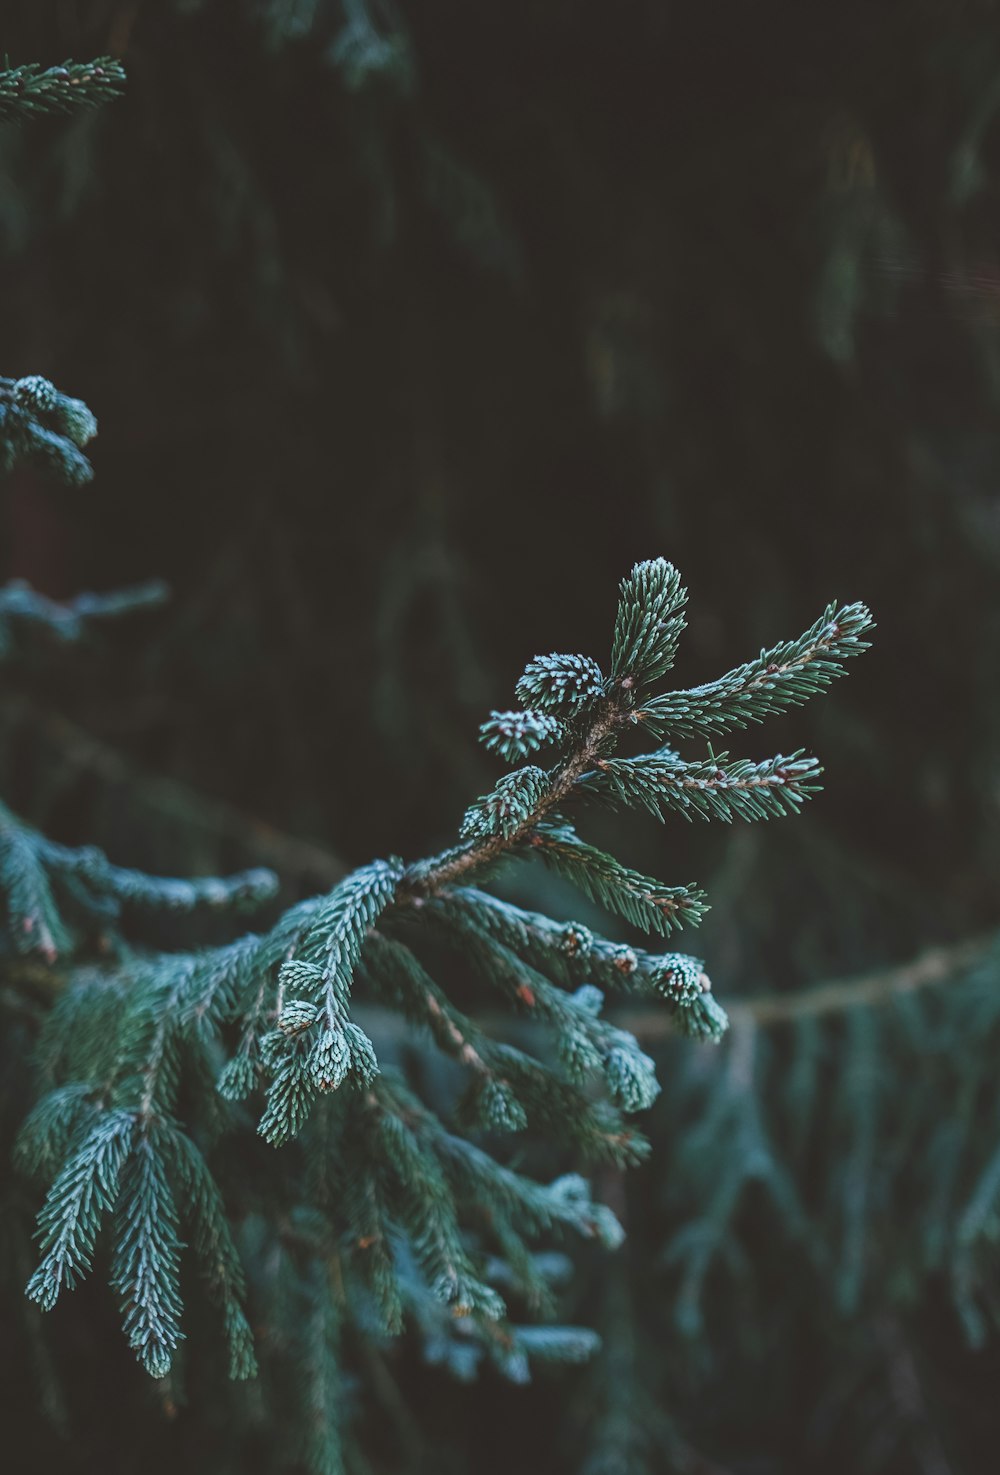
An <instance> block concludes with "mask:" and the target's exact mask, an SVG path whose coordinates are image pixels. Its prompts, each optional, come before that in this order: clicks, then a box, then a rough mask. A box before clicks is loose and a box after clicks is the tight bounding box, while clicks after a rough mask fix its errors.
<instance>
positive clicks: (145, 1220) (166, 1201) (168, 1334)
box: [111, 1124, 182, 1378]
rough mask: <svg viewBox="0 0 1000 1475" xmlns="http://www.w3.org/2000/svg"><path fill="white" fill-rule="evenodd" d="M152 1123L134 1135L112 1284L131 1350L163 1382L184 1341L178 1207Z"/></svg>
mask: <svg viewBox="0 0 1000 1475" xmlns="http://www.w3.org/2000/svg"><path fill="white" fill-rule="evenodd" d="M163 1145H164V1144H163V1143H162V1142H161V1140H160V1138H159V1134H158V1133H157V1131H156V1128H155V1126H154V1125H153V1124H146V1125H144V1126H143V1127H141V1128H140V1129H139V1130H138V1132H137V1135H136V1140H135V1142H134V1144H133V1147H132V1150H131V1153H130V1154H129V1157H128V1160H127V1162H126V1165H125V1168H124V1171H123V1172H122V1176H121V1188H120V1193H119V1198H118V1205H117V1210H116V1214H115V1221H116V1222H115V1233H114V1238H113V1242H112V1250H111V1284H112V1285H113V1286H114V1288H115V1290H116V1291H118V1293H119V1295H120V1297H121V1303H122V1317H123V1325H124V1329H125V1335H126V1336H127V1338H128V1342H129V1346H130V1347H131V1348H132V1350H133V1351H134V1352H135V1353H136V1355H137V1357H138V1358H139V1361H140V1362H141V1363H142V1365H143V1367H144V1368H145V1369H146V1371H147V1372H148V1373H150V1374H151V1375H152V1376H153V1377H154V1378H162V1377H165V1376H166V1374H167V1373H168V1372H169V1371H170V1364H171V1361H172V1359H173V1354H174V1352H175V1350H176V1348H177V1344H178V1343H179V1341H180V1339H181V1330H180V1315H181V1309H182V1308H181V1296H180V1251H181V1243H180V1237H179V1234H178V1217H177V1205H176V1202H175V1200H174V1196H173V1193H172V1191H171V1188H170V1184H169V1182H168V1181H167V1174H166V1169H165V1166H164V1162H163V1157H162V1154H161V1150H160V1149H161V1147H162V1146H163Z"/></svg>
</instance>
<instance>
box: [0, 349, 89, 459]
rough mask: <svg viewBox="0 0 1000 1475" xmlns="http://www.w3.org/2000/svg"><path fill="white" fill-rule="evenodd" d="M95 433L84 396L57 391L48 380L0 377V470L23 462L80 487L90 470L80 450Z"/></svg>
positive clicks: (39, 377)
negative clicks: (82, 397)
mask: <svg viewBox="0 0 1000 1475" xmlns="http://www.w3.org/2000/svg"><path fill="white" fill-rule="evenodd" d="M96 434H97V421H96V420H95V418H94V416H93V415H92V414H91V412H90V410H88V408H87V406H86V405H85V404H84V402H83V400H80V399H73V398H72V397H71V396H70V395H65V394H61V393H60V392H59V390H58V389H56V387H55V385H54V384H53V383H52V382H51V380H49V379H44V378H43V377H42V376H41V375H40V374H29V375H28V376H27V377H26V378H23V379H0V471H11V470H13V468H14V467H15V466H17V465H18V464H19V463H21V462H22V461H23V462H27V463H28V464H29V465H30V464H34V465H37V466H39V467H41V468H43V469H45V470H47V471H51V472H52V473H53V474H54V475H55V476H58V477H60V478H61V480H63V481H66V482H69V483H70V484H71V485H74V486H79V485H80V484H81V483H83V482H86V481H90V479H91V477H92V476H93V474H94V468H93V467H92V466H91V464H90V462H89V461H88V460H87V458H86V456H85V455H84V454H83V451H82V449H81V448H82V447H83V446H85V445H87V443H88V442H89V441H91V440H92V439H93V438H94V436H95V435H96Z"/></svg>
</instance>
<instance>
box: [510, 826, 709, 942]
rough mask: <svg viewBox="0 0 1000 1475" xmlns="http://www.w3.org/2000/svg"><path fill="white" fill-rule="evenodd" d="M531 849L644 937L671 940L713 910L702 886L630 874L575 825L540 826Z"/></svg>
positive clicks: (631, 872)
mask: <svg viewBox="0 0 1000 1475" xmlns="http://www.w3.org/2000/svg"><path fill="white" fill-rule="evenodd" d="M531 844H532V848H533V850H534V852H535V853H536V854H537V855H539V856H540V857H541V858H542V860H544V861H545V863H546V865H549V866H551V867H552V869H553V870H556V871H558V872H559V874H560V875H562V876H565V877H566V878H567V880H570V881H573V882H574V883H575V884H576V885H577V886H579V888H580V890H581V891H582V892H583V893H584V895H585V896H589V897H590V898H591V900H592V901H596V902H597V903H598V904H599V905H600V906H603V907H606V908H607V910H608V911H609V912H613V913H614V914H615V915H616V916H619V917H623V918H624V919H625V921H626V922H630V923H631V924H632V926H633V927H639V928H641V930H642V931H643V932H659V933H660V934H661V935H662V936H664V937H665V936H667V935H669V933H670V932H672V931H673V929H674V928H675V927H680V926H681V925H682V924H683V923H684V922H691V923H697V922H700V921H701V919H702V917H703V916H704V915H705V913H706V911H707V910H708V904H707V902H706V901H705V893H704V892H703V891H701V890H699V889H698V888H697V887H696V886H663V885H662V884H661V883H660V882H659V881H654V880H653V879H652V877H650V876H643V875H642V874H641V873H640V872H639V871H632V870H629V869H628V867H627V866H623V865H622V864H621V863H620V862H619V861H617V860H615V859H614V857H613V856H610V855H606V854H605V853H604V852H603V851H601V850H597V849H595V848H594V846H593V845H587V844H586V843H585V842H584V841H583V840H581V839H580V837H579V836H578V835H577V834H576V832H575V831H574V830H573V829H572V828H571V827H570V826H569V825H558V824H540V825H539V826H538V828H537V830H536V832H535V834H534V835H533V836H532V840H531Z"/></svg>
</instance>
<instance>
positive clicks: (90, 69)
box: [0, 56, 125, 123]
mask: <svg viewBox="0 0 1000 1475" xmlns="http://www.w3.org/2000/svg"><path fill="white" fill-rule="evenodd" d="M124 85H125V72H124V69H123V68H122V66H121V64H120V63H119V62H117V61H115V59H114V58H113V57H110V56H99V57H98V58H97V60H96V61H90V62H77V61H66V62H64V63H63V64H62V66H58V67H42V66H40V65H39V64H38V63H37V62H31V63H29V64H28V65H27V66H23V67H11V66H6V67H4V68H3V69H2V70H0V123H7V122H10V121H11V119H24V120H26V119H28V118H32V117H43V116H45V115H47V114H51V113H70V112H74V111H75V110H76V109H77V108H91V107H99V106H100V105H101V104H102V103H106V102H112V101H113V100H114V99H115V98H116V97H119V96H120V95H121V92H122V88H123V87H124Z"/></svg>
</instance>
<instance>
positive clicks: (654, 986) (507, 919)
mask: <svg viewBox="0 0 1000 1475" xmlns="http://www.w3.org/2000/svg"><path fill="white" fill-rule="evenodd" d="M438 900H439V904H440V906H441V907H442V909H443V910H444V911H445V912H446V913H452V912H454V913H456V914H458V915H462V916H465V917H467V918H468V919H469V920H470V921H474V922H475V924H476V926H477V927H479V928H480V929H481V930H482V931H485V932H488V933H489V934H490V935H491V936H492V937H495V938H496V939H497V940H498V941H499V942H503V943H505V944H506V946H507V947H509V948H511V949H512V950H513V951H514V952H515V953H517V954H518V956H519V957H522V958H524V959H525V960H526V961H527V962H529V963H532V964H533V965H534V966H535V967H536V968H541V969H542V971H543V972H546V973H549V974H554V975H555V976H556V977H557V978H560V979H562V980H563V981H564V982H566V983H569V984H575V985H579V984H582V983H587V982H590V983H596V984H597V985H598V986H599V987H602V988H611V989H616V990H619V989H626V990H628V991H629V992H635V993H649V994H656V995H658V996H660V997H661V998H663V999H665V1000H667V1001H670V1002H674V1003H678V1004H686V1003H691V1002H693V1001H694V999H696V998H697V997H698V995H699V994H701V993H704V992H705V991H706V990H708V989H709V988H710V987H711V984H710V982H709V979H708V976H707V974H706V973H705V967H704V964H703V963H702V961H701V959H700V958H692V957H689V956H688V955H687V954H685V953H647V952H643V950H642V949H641V948H634V947H630V946H629V945H628V943H624V942H609V941H607V939H606V938H603V937H600V936H598V935H597V934H596V933H594V932H592V931H591V929H590V928H589V927H584V926H582V924H581V923H579V922H554V921H552V920H551V918H549V917H545V916H542V915H541V913H539V912H527V911H524V910H523V909H522V908H521V907H516V906H514V905H513V904H512V903H511V902H508V901H503V900H501V899H500V898H499V897H496V896H492V895H490V893H489V892H487V891H478V890H475V889H474V888H473V887H471V886H464V887H454V888H452V889H449V890H446V891H443V892H442V893H441V895H440V897H439V898H438Z"/></svg>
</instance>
